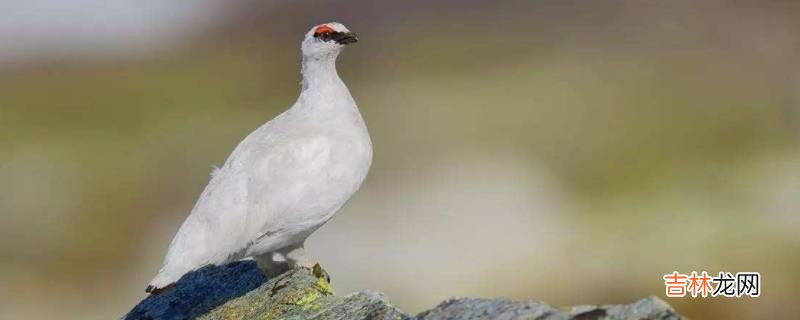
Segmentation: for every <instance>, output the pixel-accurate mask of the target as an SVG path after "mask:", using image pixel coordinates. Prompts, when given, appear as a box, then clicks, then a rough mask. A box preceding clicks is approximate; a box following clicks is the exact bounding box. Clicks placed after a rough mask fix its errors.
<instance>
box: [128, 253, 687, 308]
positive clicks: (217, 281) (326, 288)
mask: <svg viewBox="0 0 800 320" xmlns="http://www.w3.org/2000/svg"><path fill="white" fill-rule="evenodd" d="M318 271H319V270H309V269H305V268H298V269H294V270H291V271H288V272H286V273H284V274H282V275H280V276H277V277H275V278H273V279H269V280H268V279H266V278H265V277H264V276H263V275H262V274H261V272H260V271H259V270H258V268H256V266H255V263H253V262H236V263H232V264H229V265H226V266H222V267H206V268H203V269H201V270H198V271H196V272H193V273H191V274H188V275H186V276H184V277H183V278H181V280H180V281H179V282H178V283H177V284H176V285H175V287H174V288H172V289H169V290H167V291H165V292H163V293H161V294H159V295H153V296H150V297H148V298H147V299H145V300H143V301H142V302H140V303H139V304H138V305H137V306H136V307H134V308H133V310H131V311H130V312H129V313H128V314H127V315H125V316H124V317H123V319H125V320H135V319H153V320H155V319H170V320H173V319H174V320H178V319H202V320H222V319H225V320H230V319H319V320H325V319H331V320H333V319H342V320H358V319H380V320H384V319H385V320H389V319H392V320H405V319H409V320H410V319H418V320H443V319H453V320H461V319H463V320H466V319H509V320H510V319H542V320H556V319H650V320H655V319H664V320H666V319H683V318H682V317H681V316H680V315H678V314H677V313H676V312H675V310H673V309H672V308H671V307H670V306H669V305H668V304H666V303H665V302H663V301H661V300H659V299H658V298H656V297H649V298H644V299H642V300H639V301H637V302H634V303H631V304H627V305H607V306H575V307H570V308H556V307H552V306H550V305H547V304H545V303H542V302H537V301H529V302H515V301H511V300H507V299H475V298H458V299H450V300H447V301H445V302H442V303H441V304H439V305H438V306H436V307H435V308H433V309H430V310H427V311H424V312H422V313H419V314H417V315H411V314H408V313H404V312H402V311H400V310H399V309H398V308H396V307H394V306H393V305H392V304H391V303H390V302H389V300H388V299H387V298H386V297H385V296H384V295H383V294H381V293H378V292H373V291H362V292H357V293H353V294H350V295H347V296H336V295H334V294H333V290H332V289H331V286H330V284H328V281H326V280H325V277H324V276H322V274H321V272H318Z"/></svg>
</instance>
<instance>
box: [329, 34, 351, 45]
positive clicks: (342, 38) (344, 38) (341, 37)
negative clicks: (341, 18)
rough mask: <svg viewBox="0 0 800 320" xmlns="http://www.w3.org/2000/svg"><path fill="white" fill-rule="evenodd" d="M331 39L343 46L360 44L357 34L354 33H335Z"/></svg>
mask: <svg viewBox="0 0 800 320" xmlns="http://www.w3.org/2000/svg"><path fill="white" fill-rule="evenodd" d="M331 39H333V41H336V43H338V44H341V45H348V44H351V43H356V42H358V38H357V37H356V34H355V33H352V32H334V33H333V34H332V35H331Z"/></svg>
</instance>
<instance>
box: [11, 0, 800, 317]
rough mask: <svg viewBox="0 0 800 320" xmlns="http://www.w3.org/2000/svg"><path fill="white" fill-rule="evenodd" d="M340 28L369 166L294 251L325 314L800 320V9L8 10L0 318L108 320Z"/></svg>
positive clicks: (91, 0) (667, 5)
mask: <svg viewBox="0 0 800 320" xmlns="http://www.w3.org/2000/svg"><path fill="white" fill-rule="evenodd" d="M331 20H337V21H340V22H343V23H345V24H346V25H347V26H348V27H349V28H350V29H351V30H353V31H355V32H357V33H358V34H359V38H360V39H361V42H359V43H358V44H357V45H355V46H353V47H350V48H348V49H347V50H346V51H345V52H344V53H343V54H342V56H341V57H340V59H339V64H338V66H339V73H340V75H341V77H342V78H343V79H344V80H345V82H346V83H347V84H348V86H349V88H350V90H351V92H352V94H353V96H354V97H355V98H356V100H357V102H358V104H359V106H360V108H361V112H362V114H363V116H364V118H365V120H366V122H367V125H368V126H369V129H370V132H371V135H372V140H373V143H374V148H375V158H374V164H373V167H372V170H371V172H370V175H369V177H368V178H367V181H366V182H365V184H364V185H363V186H362V188H361V191H359V193H358V194H357V195H356V196H355V197H354V198H353V199H352V200H351V201H350V203H349V204H348V205H347V206H346V207H345V209H344V210H343V211H342V212H340V214H339V215H338V216H337V217H336V218H334V219H333V220H332V221H331V222H329V223H328V224H327V225H326V226H325V227H323V228H322V229H321V230H319V231H318V232H317V233H315V234H314V235H313V236H312V237H311V238H310V239H309V241H308V242H307V248H308V249H309V250H310V251H311V255H312V257H314V258H315V259H318V260H319V261H321V262H322V264H323V265H324V266H325V267H326V269H327V270H328V271H329V272H330V274H331V275H332V277H333V285H334V288H335V289H336V291H337V292H338V293H339V294H346V293H349V292H352V291H356V290H360V289H367V288H369V289H374V290H379V291H383V292H385V293H386V294H387V295H388V296H389V297H390V298H391V300H392V301H393V302H395V303H396V304H397V305H398V306H399V307H401V308H403V309H404V310H407V311H409V312H417V311H421V310H423V309H426V308H430V307H433V306H434V305H435V304H437V303H438V302H440V301H441V300H443V299H445V298H447V297H449V296H482V297H494V296H504V297H509V298H513V299H518V300H526V299H537V300H544V301H546V302H548V303H552V304H556V305H572V304H585V303H592V304H607V303H628V302H631V301H633V300H636V299H638V298H641V297H644V296H646V295H657V296H659V297H661V298H664V299H666V298H665V296H664V284H663V279H662V276H663V275H664V274H666V273H671V272H672V271H679V272H682V273H689V272H691V271H704V270H705V271H708V272H709V273H713V274H716V273H717V272H719V271H727V272H732V273H735V272H742V271H757V272H760V273H761V275H762V293H761V297H759V298H750V297H742V298H739V299H736V298H706V299H701V298H697V299H692V298H673V299H667V301H668V302H669V303H671V304H673V305H674V306H675V307H676V308H677V309H678V310H679V311H680V312H681V313H683V314H685V315H688V316H690V317H693V318H696V319H723V318H736V319H757V318H761V319H764V318H775V319H779V318H782V319H788V318H791V317H793V316H794V315H796V314H798V313H800V305H798V304H797V301H800V289H798V288H800V274H799V273H798V271H800V269H798V265H800V236H798V231H799V230H798V228H799V227H800V148H799V147H800V2H797V1H789V0H787V1H721V0H710V1H702V2H699V1H691V0H673V1H634V0H629V1H622V0H620V1H591V2H589V1H577V0H575V1H572V0H568V1H564V0H539V1H522V0H518V1H503V2H494V1H476V0H459V1H456V0H449V1H422V0H412V1H367V0H358V1H349V2H346V3H343V2H340V1H256V0H235V1H223V0H197V1H157V0H145V1H142V0H136V1H134V0H119V1H103V0H79V1H59V0H29V1H12V0H0V219H1V220H0V287H1V288H2V289H0V318H3V319H44V318H56V317H64V316H67V317H68V318H72V319H112V318H118V317H119V316H121V315H122V314H124V313H125V312H127V311H128V310H129V309H130V308H131V307H132V306H133V305H135V304H136V303H137V302H138V301H139V300H140V299H142V298H143V297H144V296H145V294H144V288H145V285H146V284H147V283H148V281H149V280H150V279H151V278H152V276H153V275H154V274H155V272H156V271H157V270H158V268H159V267H160V264H161V261H162V258H163V255H164V254H165V252H166V248H167V245H168V243H169V241H170V239H171V238H172V236H173V235H174V233H175V232H176V230H177V228H178V227H179V225H180V223H181V222H182V221H183V219H184V218H185V217H186V215H187V214H188V212H189V210H190V209H191V207H192V205H193V204H194V201H195V199H196V197H197V196H198V195H199V193H200V191H201V190H202V189H203V187H204V186H205V184H206V182H207V181H208V179H209V176H208V174H209V172H210V171H211V168H212V166H214V165H220V164H222V163H223V161H224V160H225V157H226V156H227V155H228V154H229V153H230V152H231V151H232V150H233V148H234V146H235V145H236V144H237V143H238V142H239V141H240V140H241V139H242V138H243V137H244V136H245V135H246V134H248V133H249V132H250V131H251V130H253V129H254V128H256V127H257V126H259V125H260V124H261V123H263V122H265V121H267V120H269V119H271V118H272V117H274V116H275V115H277V114H278V113H280V112H282V111H283V110H285V109H286V108H287V107H288V106H290V105H291V104H292V103H293V102H294V99H295V98H296V96H297V93H298V90H299V85H298V83H299V80H300V78H299V58H300V57H299V51H298V50H299V42H300V40H301V38H302V36H303V34H304V33H305V32H306V31H307V30H308V29H309V28H310V27H311V26H313V25H315V24H318V23H321V22H327V21H331Z"/></svg>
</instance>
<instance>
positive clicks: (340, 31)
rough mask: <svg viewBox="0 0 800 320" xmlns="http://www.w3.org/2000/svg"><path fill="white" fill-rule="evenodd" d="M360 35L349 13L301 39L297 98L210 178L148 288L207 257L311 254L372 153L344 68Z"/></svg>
mask: <svg viewBox="0 0 800 320" xmlns="http://www.w3.org/2000/svg"><path fill="white" fill-rule="evenodd" d="M355 41H356V38H355V36H354V35H353V34H352V33H351V32H350V31H349V30H348V29H347V28H346V27H345V26H344V25H342V24H340V23H335V22H332V23H327V24H322V25H318V26H315V27H314V28H312V29H311V30H310V31H309V32H308V33H307V34H306V36H305V39H304V40H303V42H302V53H303V62H302V76H303V82H302V90H301V93H300V96H299V97H298V99H297V102H295V104H294V105H293V106H292V107H291V108H289V109H288V110H287V111H285V112H283V113H282V114H281V115H279V116H277V117H275V118H274V119H272V120H271V121H269V122H267V123H266V124H264V125H262V126H261V127H259V128H258V129H256V130H255V131H253V132H252V133H250V134H249V135H248V136H247V137H246V138H245V139H244V140H243V141H242V142H241V143H239V145H238V146H237V147H236V149H235V150H234V151H233V153H231V155H230V156H229V157H228V159H227V160H226V161H225V164H224V165H223V166H222V167H220V168H219V169H216V170H214V172H212V176H211V181H210V182H209V183H208V186H206V188H205V190H203V193H202V194H201V195H200V198H199V199H198V200H197V203H196V204H195V206H194V208H193V209H192V212H191V214H190V215H189V217H188V218H187V219H186V221H185V222H184V223H183V225H182V226H181V228H180V230H179V231H178V234H177V235H176V236H175V238H174V239H173V240H172V243H171V244H170V246H169V250H168V252H167V255H166V258H165V261H164V265H163V267H162V268H161V270H160V271H159V272H158V274H157V275H156V276H155V278H154V279H153V280H152V281H151V282H150V285H149V286H148V290H147V291H148V292H158V291H159V290H160V289H163V288H164V287H166V286H168V285H170V284H172V283H174V282H175V281H177V280H178V279H179V278H180V277H181V276H183V275H184V274H186V273H188V272H190V271H193V270H196V269H199V268H201V267H203V266H206V265H221V264H225V263H228V262H232V261H236V260H241V259H244V258H249V257H253V258H255V259H256V260H257V261H258V263H259V266H260V267H261V268H262V269H264V270H265V271H268V272H269V271H279V270H278V269H279V268H278V267H277V265H276V263H278V262H276V261H275V260H274V258H276V257H275V256H276V255H278V256H281V257H278V258H283V259H284V261H285V262H284V263H285V264H289V265H294V264H307V261H305V260H304V254H303V245H304V242H305V239H306V238H307V237H308V236H309V235H310V234H311V233H312V232H313V231H314V230H316V229H317V228H319V227H320V226H321V225H322V224H324V223H325V222H326V221H328V220H329V219H330V218H331V217H332V216H333V214H335V213H336V212H337V211H338V210H339V209H340V208H341V207H342V206H343V205H344V204H345V202H347V200H348V199H349V198H350V197H351V196H352V195H353V193H355V192H356V190H358V188H359V186H360V185H361V182H362V181H363V180H364V178H365V177H366V175H367V171H368V170H369V167H370V164H371V162H372V144H371V142H370V138H369V133H368V132H367V127H366V126H365V124H364V120H363V119H362V118H361V114H360V113H359V111H358V107H357V106H356V104H355V101H353V98H352V96H350V92H349V91H348V90H347V87H346V86H345V84H344V83H343V82H342V80H341V79H340V78H339V76H338V74H337V73H336V57H337V56H338V55H339V53H340V52H341V50H342V49H343V48H344V46H345V45H347V44H349V43H352V42H355Z"/></svg>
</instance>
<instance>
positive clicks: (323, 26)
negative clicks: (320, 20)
mask: <svg viewBox="0 0 800 320" xmlns="http://www.w3.org/2000/svg"><path fill="white" fill-rule="evenodd" d="M327 32H334V30H333V28H331V27H330V26H328V25H327V24H321V25H318V26H317V27H316V28H314V33H327Z"/></svg>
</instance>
